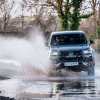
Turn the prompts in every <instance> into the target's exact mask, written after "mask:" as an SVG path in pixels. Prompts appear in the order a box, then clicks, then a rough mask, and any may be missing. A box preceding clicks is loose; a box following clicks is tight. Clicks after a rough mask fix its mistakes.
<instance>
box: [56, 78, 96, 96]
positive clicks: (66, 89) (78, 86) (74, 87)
mask: <svg viewBox="0 0 100 100" xmlns="http://www.w3.org/2000/svg"><path fill="white" fill-rule="evenodd" d="M55 88H56V90H55V92H56V94H57V93H58V94H60V95H62V96H74V95H90V96H95V94H96V90H95V80H79V81H73V82H72V81H69V82H59V83H56V85H55Z"/></svg>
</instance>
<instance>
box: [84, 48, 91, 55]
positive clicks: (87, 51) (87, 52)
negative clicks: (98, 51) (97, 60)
mask: <svg viewBox="0 0 100 100" xmlns="http://www.w3.org/2000/svg"><path fill="white" fill-rule="evenodd" d="M91 53H92V50H90V49H87V50H83V54H91Z"/></svg>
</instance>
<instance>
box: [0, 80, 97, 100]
mask: <svg viewBox="0 0 100 100" xmlns="http://www.w3.org/2000/svg"><path fill="white" fill-rule="evenodd" d="M12 81H14V80H12ZM8 82H9V84H8ZM96 82H97V81H96ZM3 83H4V82H3ZM5 84H6V85H7V84H8V86H7V87H9V86H10V87H14V88H10V87H9V88H7V89H6V87H5V85H3V84H2V87H0V90H1V94H2V96H11V97H13V96H12V95H13V93H14V92H15V91H14V90H15V85H16V84H17V85H18V84H20V86H21V88H17V87H16V88H17V89H16V90H17V94H16V96H17V98H18V100H23V98H26V99H25V100H32V98H49V100H52V98H56V99H54V100H63V99H58V98H57V96H58V95H59V97H61V98H64V97H65V98H66V99H67V98H69V97H71V98H74V99H73V100H76V99H75V98H77V96H80V97H81V98H82V97H91V98H93V97H97V92H98V91H97V87H96V83H95V80H94V79H85V80H83V79H82V80H81V79H80V80H65V81H57V80H56V81H21V82H19V81H18V80H17V81H16V80H15V82H13V84H14V85H11V81H6V82H5ZM3 86H4V87H3ZM22 87H23V88H22ZM11 89H12V90H11ZM13 89H14V90H13ZM2 90H5V93H4V94H3V91H2ZM18 90H19V92H18ZM19 98H20V99H19ZM81 98H80V99H81ZM66 99H64V100H66ZM80 99H79V100H80ZM39 100H42V99H39ZM43 100H48V99H43ZM68 100H70V99H68ZM82 100H87V99H82ZM89 100H90V99H89ZM93 100H94V99H93Z"/></svg>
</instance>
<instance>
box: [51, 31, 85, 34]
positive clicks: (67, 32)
mask: <svg viewBox="0 0 100 100" xmlns="http://www.w3.org/2000/svg"><path fill="white" fill-rule="evenodd" d="M73 33H77V34H80V33H81V34H85V32H83V31H58V32H52V35H54V34H56V35H59V34H73Z"/></svg>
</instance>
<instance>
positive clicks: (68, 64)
mask: <svg viewBox="0 0 100 100" xmlns="http://www.w3.org/2000/svg"><path fill="white" fill-rule="evenodd" d="M64 65H65V66H77V65H78V62H66V63H64Z"/></svg>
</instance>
